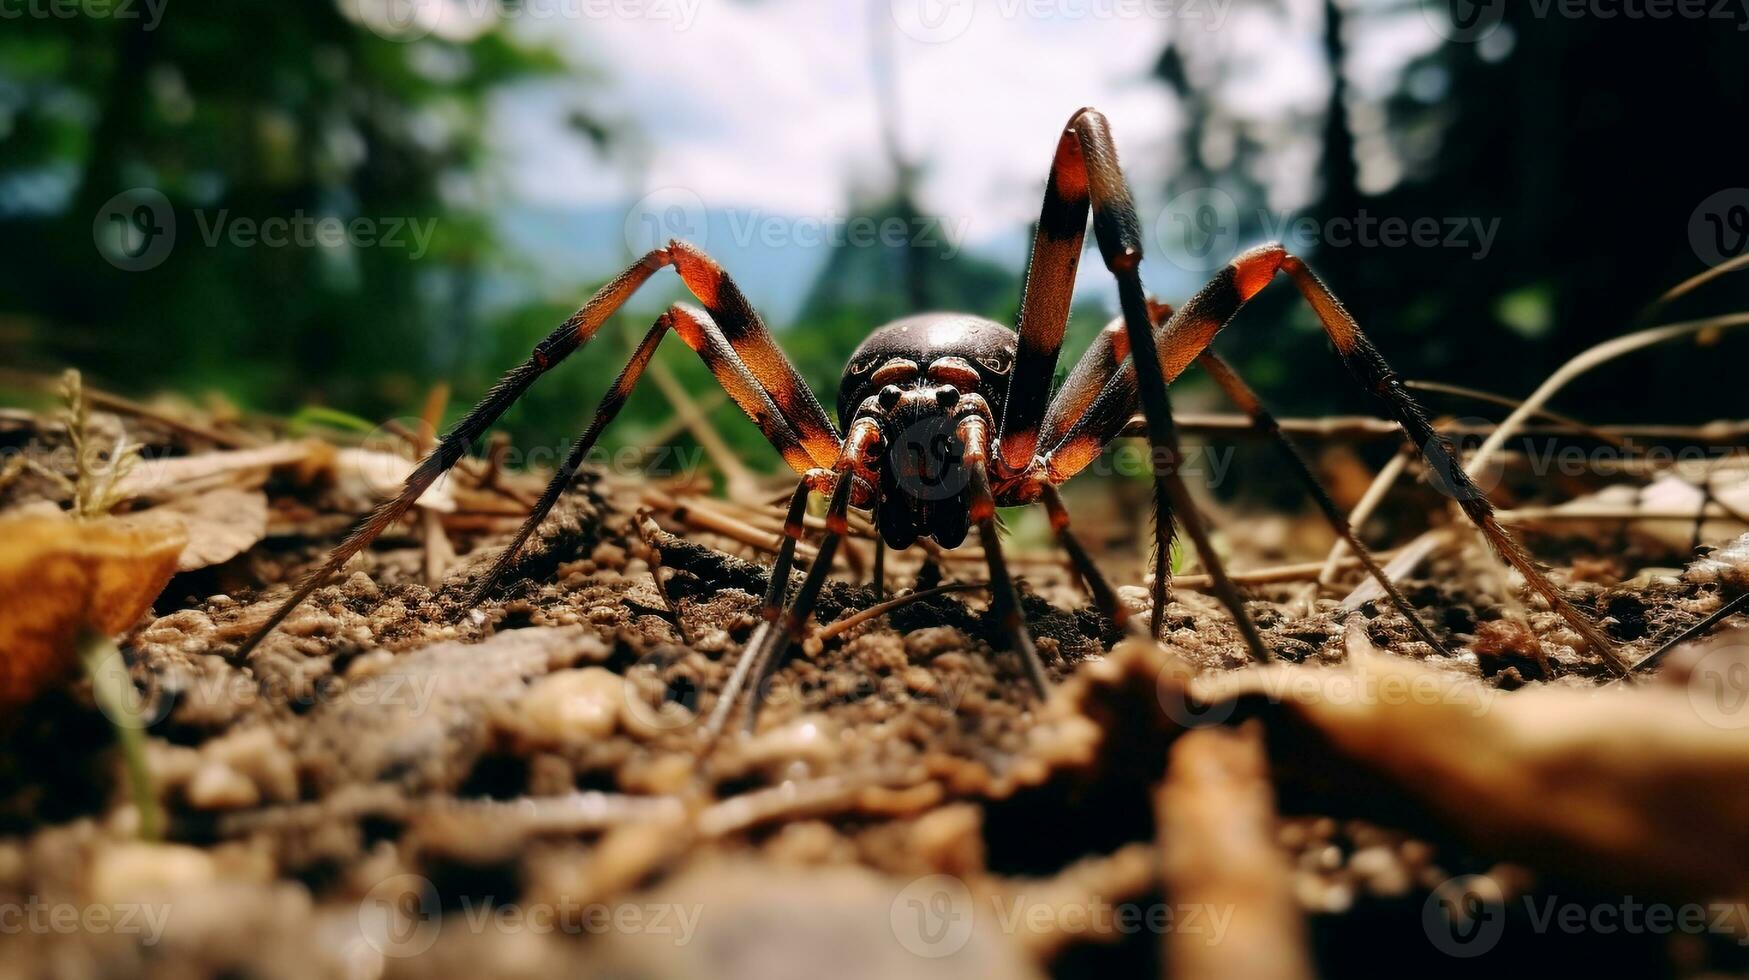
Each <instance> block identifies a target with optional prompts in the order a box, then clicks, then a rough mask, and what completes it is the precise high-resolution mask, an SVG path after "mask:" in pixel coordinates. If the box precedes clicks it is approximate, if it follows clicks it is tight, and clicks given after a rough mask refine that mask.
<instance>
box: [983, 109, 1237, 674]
mask: <svg viewBox="0 0 1749 980" xmlns="http://www.w3.org/2000/svg"><path fill="white" fill-rule="evenodd" d="M1089 207H1091V209H1092V212H1093V237H1094V240H1095V241H1096V242H1097V243H1098V245H1099V253H1100V256H1101V257H1102V258H1103V259H1104V260H1105V267H1106V269H1107V270H1109V271H1110V272H1111V274H1112V275H1113V276H1114V277H1115V278H1116V279H1117V290H1118V302H1119V306H1120V307H1121V309H1122V311H1123V319H1124V326H1125V329H1126V332H1127V334H1128V337H1129V346H1130V349H1131V350H1132V351H1135V350H1150V349H1152V348H1153V347H1154V346H1155V341H1154V330H1153V322H1152V319H1151V317H1150V315H1149V312H1150V308H1149V303H1148V299H1147V294H1146V292H1145V291H1144V290H1143V288H1142V276H1141V264H1142V228H1141V221H1140V220H1139V219H1138V218H1137V217H1136V208H1135V204H1134V202H1133V201H1131V199H1130V192H1129V187H1128V186H1127V185H1126V184H1125V183H1124V178H1123V171H1122V170H1121V169H1120V168H1119V167H1118V162H1117V148H1116V146H1115V145H1114V144H1113V142H1112V139H1111V130H1110V127H1109V126H1108V124H1107V123H1106V120H1105V117H1104V116H1103V115H1101V114H1100V113H1099V112H1097V111H1095V110H1093V109H1082V110H1081V111H1080V112H1077V113H1076V114H1075V115H1074V117H1072V118H1071V119H1070V120H1069V124H1068V126H1067V127H1066V128H1065V131H1064V134H1063V137H1062V138H1061V139H1060V140H1059V141H1058V143H1057V156H1056V159H1055V160H1054V161H1053V163H1052V168H1051V180H1050V183H1049V184H1048V185H1047V186H1046V188H1045V206H1044V214H1043V215H1041V217H1040V219H1039V232H1038V237H1039V239H1040V240H1041V241H1045V240H1047V239H1048V240H1049V242H1050V243H1051V244H1052V246H1053V248H1054V249H1066V248H1068V247H1069V245H1068V243H1069V242H1070V240H1071V239H1070V237H1069V236H1070V231H1069V229H1070V225H1073V226H1074V230H1075V233H1077V234H1078V233H1080V231H1081V229H1082V227H1083V226H1084V225H1085V221H1086V212H1087V210H1088V208H1089ZM1047 232H1048V233H1049V234H1048V235H1047ZM1079 247H1080V246H1079V241H1078V240H1077V241H1075V243H1074V248H1075V250H1076V255H1077V256H1078V255H1079ZM1047 254H1048V253H1047ZM1037 264H1038V256H1036V255H1035V268H1034V269H1033V270H1031V271H1029V272H1028V274H1027V293H1028V295H1029V298H1030V296H1031V294H1032V292H1033V281H1034V279H1035V278H1038V276H1039V275H1040V272H1039V270H1038V269H1037V268H1036V265H1037ZM1058 267H1059V268H1067V269H1069V270H1070V273H1071V274H1070V275H1067V276H1063V277H1062V279H1063V280H1064V281H1072V280H1073V275H1072V272H1073V265H1072V263H1064V262H1062V261H1061V258H1060V257H1058ZM1041 288H1044V287H1041ZM1060 292H1062V289H1061V283H1053V284H1052V285H1051V286H1050V287H1049V288H1048V289H1045V295H1048V296H1050V297H1052V298H1053V302H1055V301H1057V300H1060V301H1061V302H1062V303H1064V304H1066V303H1067V298H1066V295H1063V296H1059V295H1058V294H1059V293H1060ZM1047 305H1049V304H1047ZM1065 308H1066V306H1065ZM1051 309H1052V311H1053V313H1054V310H1055V307H1054V306H1052V307H1051ZM1053 338H1054V339H1055V341H1056V342H1057V343H1058V344H1060V342H1061V338H1062V327H1061V325H1060V324H1058V323H1057V321H1056V319H1054V318H1053V319H1052V320H1051V321H1050V324H1041V325H1040V326H1039V327H1038V328H1037V329H1036V330H1035V331H1034V334H1033V336H1032V338H1031V339H1029V336H1028V331H1027V329H1026V324H1025V323H1024V321H1023V324H1022V330H1021V337H1020V348H1019V356H1018V359H1017V360H1016V362H1015V367H1014V376H1013V380H1012V382H1011V387H1010V391H1011V392H1014V391H1016V390H1022V391H1024V389H1022V386H1023V385H1026V384H1027V383H1028V379H1034V378H1035V375H1038V374H1041V373H1042V377H1043V378H1044V379H1045V380H1047V381H1048V379H1049V377H1050V373H1051V371H1052V370H1054V369H1055V363H1056V360H1055V347H1051V348H1050V350H1049V352H1048V355H1049V356H1048V358H1047V357H1046V353H1045V351H1044V350H1043V344H1044V342H1045V341H1048V340H1051V339H1053ZM1131 362H1132V363H1139V364H1141V365H1145V366H1144V367H1140V368H1138V369H1137V371H1136V386H1137V388H1138V390H1139V391H1140V393H1141V403H1142V408H1143V413H1144V415H1145V416H1146V418H1147V421H1148V443H1149V447H1150V449H1151V450H1152V451H1151V453H1150V455H1151V457H1152V461H1153V469H1154V536H1155V537H1154V542H1155V543H1154V548H1155V554H1156V556H1157V557H1158V558H1159V559H1160V561H1159V562H1158V567H1157V569H1156V571H1155V575H1154V578H1155V582H1156V586H1155V596H1156V602H1155V607H1154V622H1155V627H1156V635H1158V628H1159V626H1160V624H1161V622H1162V619H1161V617H1162V614H1163V612H1164V602H1163V601H1161V600H1162V599H1163V596H1164V593H1165V589H1166V583H1165V581H1164V580H1165V579H1166V578H1167V576H1169V575H1170V574H1171V572H1170V568H1169V566H1168V564H1167V563H1166V562H1165V561H1164V558H1165V556H1166V555H1167V553H1168V552H1169V551H1170V547H1169V543H1170V540H1171V537H1172V521H1173V515H1174V514H1176V515H1177V516H1178V520H1179V521H1180V522H1182V523H1183V525H1184V530H1185V533H1186V534H1188V535H1189V536H1190V539H1191V542H1192V543H1193V544H1195V546H1196V550H1197V554H1198V555H1199V556H1200V557H1201V559H1202V563H1203V566H1204V567H1205V568H1207V569H1208V573H1209V577H1210V578H1211V579H1212V580H1213V582H1214V591H1215V594H1216V595H1217V596H1218V597H1219V598H1220V600H1221V602H1222V603H1223V604H1224V605H1225V606H1226V607H1227V609H1228V611H1229V612H1230V613H1231V614H1232V617H1233V621H1234V623H1235V625H1237V627H1238V629H1239V633H1240V635H1241V636H1242V637H1243V638H1244V640H1245V645H1246V647H1247V649H1248V650H1249V651H1250V654H1251V657H1252V659H1253V660H1257V661H1265V660H1268V659H1269V656H1270V655H1269V650H1268V648H1267V647H1265V646H1264V643H1263V637H1262V634H1260V633H1259V632H1258V631H1257V626H1256V624H1255V623H1253V622H1252V621H1251V617H1250V614H1249V613H1247V612H1246V611H1245V604H1244V601H1243V599H1242V598H1241V596H1240V595H1239V591H1238V589H1237V587H1235V586H1234V585H1233V582H1232V579H1230V578H1229V577H1228V576H1227V572H1226V568H1225V566H1224V565H1223V564H1222V563H1221V559H1220V555H1219V554H1217V553H1216V552H1215V550H1214V547H1213V545H1212V543H1211V542H1210V541H1209V536H1208V531H1207V529H1206V528H1205V527H1204V526H1203V522H1202V517H1201V515H1199V514H1198V513H1197V511H1196V508H1195V506H1194V504H1193V502H1192V500H1191V497H1190V491H1189V489H1188V488H1186V487H1185V485H1184V479H1183V476H1182V475H1181V474H1180V473H1179V460H1180V458H1181V457H1180V453H1179V449H1178V427H1177V425H1176V424H1174V422H1173V420H1172V402H1171V399H1170V398H1169V397H1168V395H1167V392H1166V377H1165V376H1164V375H1162V373H1161V370H1160V364H1159V363H1158V362H1157V361H1156V360H1155V359H1154V358H1151V357H1143V358H1131ZM1040 364H1042V365H1043V369H1042V372H1041V369H1040V368H1038V367H1036V366H1035V365H1040ZM1023 368H1024V369H1025V371H1026V372H1027V373H1026V374H1024V375H1023V373H1022V371H1023ZM1112 383H1118V378H1115V377H1114V378H1113V379H1112ZM1038 387H1039V388H1041V389H1042V387H1043V385H1042V384H1039V385H1038ZM1028 394H1030V395H1031V397H1029V398H1026V399H1023V400H1022V401H1021V402H1018V403H1017V402H1016V401H1015V400H1014V399H1013V396H1012V395H1011V396H1010V400H1009V402H1008V404H1007V406H1006V408H1005V409H1004V426H1005V427H1004V429H1003V430H1002V455H1003V461H1004V463H1006V464H1009V465H1010V466H1011V467H1017V466H1026V467H1030V466H1031V465H1032V463H1033V460H1032V458H1031V456H1032V453H1031V450H1032V449H1034V448H1036V446H1037V441H1038V432H1037V420H1038V419H1039V418H1040V417H1041V413H1040V412H1039V411H1038V410H1036V409H1034V408H1033V402H1034V401H1038V400H1040V399H1042V398H1043V395H1042V394H1039V393H1037V392H1032V393H1028ZM1095 401H1096V402H1097V401H1098V398H1095ZM1011 424H1012V425H1017V426H1018V428H1016V429H1013V430H1011V429H1010V428H1008V427H1007V426H1009V425H1011ZM1023 447H1024V448H1026V449H1027V450H1028V451H1027V452H1026V454H1025V458H1024V459H1021V458H1020V453H1019V450H1020V449H1021V448H1023Z"/></svg>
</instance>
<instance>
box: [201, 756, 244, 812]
mask: <svg viewBox="0 0 1749 980" xmlns="http://www.w3.org/2000/svg"><path fill="white" fill-rule="evenodd" d="M183 792H184V794H185V795H186V796H187V797H188V805H189V806H192V807H194V808H195V809H197V810H240V809H243V808H244V807H251V806H254V805H256V804H257V803H259V802H261V794H260V792H258V791H257V790H256V789H255V784H254V783H253V782H251V781H250V780H249V777H247V776H245V775H243V774H242V773H240V772H238V771H237V770H235V769H232V768H231V767H230V766H227V765H225V764H224V763H222V762H208V763H205V764H203V765H202V766H201V767H200V768H199V769H197V770H195V773H194V776H193V778H191V779H190V780H189V781H188V786H187V787H186V788H185V789H184V790H183Z"/></svg>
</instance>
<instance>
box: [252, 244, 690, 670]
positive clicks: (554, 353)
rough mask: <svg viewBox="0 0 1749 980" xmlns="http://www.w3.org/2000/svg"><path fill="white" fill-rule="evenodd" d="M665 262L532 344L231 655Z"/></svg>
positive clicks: (407, 503) (640, 266) (660, 254)
mask: <svg viewBox="0 0 1749 980" xmlns="http://www.w3.org/2000/svg"><path fill="white" fill-rule="evenodd" d="M668 261H669V257H668V253H667V251H666V250H662V249H657V250H656V251H653V252H650V253H649V254H648V255H645V256H644V257H643V258H641V259H639V260H638V261H637V262H636V263H635V264H633V265H632V267H631V268H629V269H627V270H626V271H624V272H622V273H620V274H619V276H618V277H617V278H615V279H614V280H613V281H612V282H609V283H608V284H607V285H605V286H602V287H601V288H600V289H599V290H597V291H596V292H595V295H594V296H591V297H590V298H589V301H588V302H587V303H584V304H583V306H582V308H580V309H579V310H578V311H577V312H576V313H573V314H572V315H571V317H570V318H569V319H567V320H566V321H565V322H564V323H562V324H560V325H559V327H558V329H556V330H554V331H553V332H552V333H550V334H548V335H547V337H546V339H544V340H542V341H541V342H540V343H539V344H537V345H535V348H534V351H533V353H531V354H530V355H529V358H528V360H527V361H524V362H523V363H522V364H520V365H518V366H517V367H515V368H513V369H511V370H510V371H509V372H508V373H506V374H505V375H504V376H503V377H502V378H500V379H498V383H497V384H495V385H493V386H492V390H491V391H489V392H487V393H486V397H485V398H483V399H481V401H480V403H479V404H478V405H475V406H474V407H473V408H472V409H470V410H469V411H468V414H467V415H465V416H463V417H462V420H461V421H460V422H457V423H456V424H455V426H454V427H452V428H451V429H450V430H449V431H448V432H446V433H444V436H443V439H442V440H441V441H439V442H438V444H437V446H436V447H435V448H433V449H432V451H431V452H430V453H428V454H427V455H426V456H425V458H424V459H422V460H420V461H419V465H418V466H417V467H415V468H414V470H413V472H412V473H411V474H409V475H408V477H407V480H406V482H405V483H404V484H403V485H402V487H401V492H400V493H398V494H396V495H395V496H394V497H393V498H391V499H389V500H385V501H383V502H382V503H381V504H379V505H377V507H376V509H375V510H373V511H371V513H370V515H369V516H368V517H366V518H365V519H364V521H363V522H362V523H360V524H359V525H358V527H357V528H356V529H354V530H353V532H352V534H350V535H349V536H348V537H347V538H346V540H345V541H343V542H341V544H340V546H339V547H337V548H335V549H334V551H333V552H332V553H331V554H330V555H329V556H328V560H327V561H326V562H325V563H323V565H322V567H321V568H318V569H317V570H316V571H314V572H312V573H311V574H310V575H309V576H308V577H306V578H305V579H304V581H303V582H302V583H300V584H299V585H298V588H297V591H295V592H293V593H292V594H291V596H290V598H288V599H286V600H285V601H284V602H282V603H281V604H280V605H279V607H278V608H277V609H275V610H274V611H273V615H271V616H269V617H268V618H267V620H266V621H265V622H263V623H262V624H261V625H260V626H258V627H256V629H255V632H254V633H253V634H251V635H250V637H249V638H248V639H247V640H245V641H243V645H242V646H240V647H238V648H237V652H236V654H235V656H237V657H243V656H246V655H247V654H248V653H249V651H250V650H253V649H254V648H255V646H256V644H258V643H260V642H261V640H262V639H263V638H265V637H266V636H267V635H268V634H269V633H271V632H273V630H274V628H275V627H277V626H278V625H279V624H280V623H281V622H282V621H284V619H285V618H286V616H288V615H290V614H291V611H292V610H293V609H296V608H297V607H298V606H299V605H300V604H301V603H302V602H303V601H304V600H305V599H307V598H309V596H310V593H312V592H314V591H316V589H318V588H320V587H321V585H322V583H324V582H326V581H328V580H329V579H330V578H333V577H334V573H335V572H338V571H339V570H340V568H341V567H342V566H343V565H345V564H346V563H347V561H349V560H351V558H352V556H353V555H356V554H358V553H359V552H360V551H362V550H363V549H364V548H365V547H366V546H367V545H369V544H370V543H371V542H372V541H375V540H376V539H377V537H378V536H379V535H381V534H382V533H383V531H385V530H387V529H388V527H389V526H390V525H391V524H394V523H395V522H396V521H397V520H400V518H401V516H402V515H404V514H406V513H407V511H408V509H409V508H411V507H412V506H413V502H414V501H416V500H418V499H419V497H420V495H421V494H423V493H424V492H425V491H426V490H428V489H430V487H431V485H432V484H433V483H435V482H437V478H438V477H440V476H442V475H443V474H444V473H446V472H448V471H449V469H450V467H452V466H454V465H455V464H456V462H457V461H458V460H460V459H461V458H462V456H463V454H465V453H466V452H467V451H468V447H469V446H470V445H472V444H473V442H474V440H476V439H478V438H480V436H482V435H484V434H485V432H486V430H487V428H489V427H490V426H491V425H492V423H493V422H495V421H497V420H498V416H500V415H503V414H504V412H505V410H506V409H508V408H509V407H510V406H511V405H512V404H513V403H514V402H515V401H516V400H517V399H518V398H521V397H522V394H523V393H524V392H526V391H527V390H528V389H529V387H530V386H532V385H533V384H534V383H535V381H536V379H538V378H539V377H540V376H541V375H543V374H545V373H546V372H547V371H549V370H551V369H552V368H553V367H554V366H556V365H557V364H558V363H559V362H560V361H563V360H564V359H565V358H567V357H569V356H570V355H571V354H572V353H574V352H576V351H577V349H578V348H580V347H582V346H583V345H584V344H586V343H588V342H589V340H590V339H591V338H593V337H594V336H595V333H596V331H598V330H600V329H601V325H602V324H603V323H605V322H606V321H607V318H608V317H609V316H611V315H613V312H614V311H615V310H617V309H619V307H620V306H621V305H622V304H624V303H625V301H626V300H627V299H628V298H630V297H631V295H632V293H634V292H636V291H637V289H638V287H639V286H641V285H643V284H644V282H645V281H646V280H648V279H649V278H650V276H652V275H654V274H655V273H656V271H657V270H658V269H661V268H662V267H663V266H665V265H667V264H668Z"/></svg>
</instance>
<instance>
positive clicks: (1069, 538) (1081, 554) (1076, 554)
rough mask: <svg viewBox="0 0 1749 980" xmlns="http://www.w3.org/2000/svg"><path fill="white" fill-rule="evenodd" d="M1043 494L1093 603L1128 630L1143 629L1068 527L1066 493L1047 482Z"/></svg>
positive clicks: (1053, 523)
mask: <svg viewBox="0 0 1749 980" xmlns="http://www.w3.org/2000/svg"><path fill="white" fill-rule="evenodd" d="M1040 497H1041V498H1042V499H1043V500H1044V504H1045V510H1046V512H1048V513H1049V514H1050V517H1051V530H1052V531H1053V532H1055V533H1056V535H1057V543H1058V544H1059V545H1061V546H1062V548H1063V550H1064V551H1066V552H1068V554H1069V561H1070V562H1071V563H1072V564H1073V565H1074V566H1075V572H1076V574H1078V575H1080V576H1081V582H1082V584H1083V585H1085V586H1086V587H1087V594H1088V595H1090V596H1092V597H1093V604H1094V605H1095V606H1097V607H1098V608H1099V612H1100V614H1101V615H1103V616H1104V617H1105V618H1106V619H1109V620H1111V624H1112V625H1113V626H1115V627H1117V628H1118V629H1119V630H1122V631H1124V632H1126V633H1140V632H1141V628H1140V626H1139V625H1138V624H1137V623H1136V621H1135V620H1134V619H1133V618H1131V616H1130V611H1129V610H1128V609H1125V608H1124V605H1123V603H1121V602H1119V601H1118V598H1117V590H1115V589H1113V588H1112V587H1111V583H1110V582H1108V581H1106V578H1105V575H1104V574H1103V573H1101V572H1100V571H1099V566H1098V565H1096V564H1094V561H1093V558H1092V556H1090V555H1088V554H1087V549H1086V548H1084V547H1082V546H1081V541H1080V539H1079V538H1077V537H1075V532H1074V531H1072V530H1071V529H1070V527H1069V510H1068V508H1066V507H1064V506H1063V497H1062V495H1061V494H1059V493H1057V488H1056V487H1053V486H1051V485H1050V484H1048V483H1047V484H1044V485H1043V486H1042V487H1041V488H1040Z"/></svg>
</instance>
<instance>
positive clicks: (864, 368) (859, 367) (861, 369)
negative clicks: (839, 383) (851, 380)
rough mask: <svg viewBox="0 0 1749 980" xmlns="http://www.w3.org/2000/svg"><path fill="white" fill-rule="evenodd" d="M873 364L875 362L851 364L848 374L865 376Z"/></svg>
mask: <svg viewBox="0 0 1749 980" xmlns="http://www.w3.org/2000/svg"><path fill="white" fill-rule="evenodd" d="M874 363H875V362H873V361H863V362H862V363H861V364H852V365H851V366H850V373H851V374H867V373H868V372H869V369H870V368H872V367H874Z"/></svg>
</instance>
